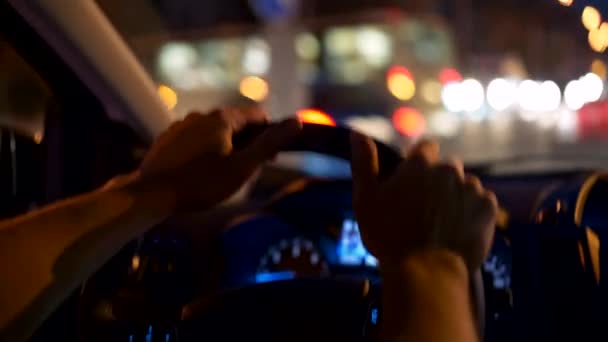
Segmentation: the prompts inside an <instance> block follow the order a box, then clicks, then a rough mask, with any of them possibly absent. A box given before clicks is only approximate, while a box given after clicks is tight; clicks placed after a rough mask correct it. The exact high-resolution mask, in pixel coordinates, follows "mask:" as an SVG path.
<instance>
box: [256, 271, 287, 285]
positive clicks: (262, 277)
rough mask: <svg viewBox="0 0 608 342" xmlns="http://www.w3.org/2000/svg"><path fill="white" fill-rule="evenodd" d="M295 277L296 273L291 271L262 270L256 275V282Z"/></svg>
mask: <svg viewBox="0 0 608 342" xmlns="http://www.w3.org/2000/svg"><path fill="white" fill-rule="evenodd" d="M295 277H296V274H295V273H294V272H291V271H282V272H261V273H257V274H256V275H255V282H256V283H258V284H260V283H268V282H271V281H278V280H287V279H293V278H295Z"/></svg>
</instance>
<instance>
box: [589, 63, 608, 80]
mask: <svg viewBox="0 0 608 342" xmlns="http://www.w3.org/2000/svg"><path fill="white" fill-rule="evenodd" d="M591 72H592V73H594V74H596V75H598V76H599V78H601V79H602V80H606V73H607V72H608V70H607V68H606V63H604V61H602V60H601V59H599V58H596V59H594V60H593V62H592V63H591Z"/></svg>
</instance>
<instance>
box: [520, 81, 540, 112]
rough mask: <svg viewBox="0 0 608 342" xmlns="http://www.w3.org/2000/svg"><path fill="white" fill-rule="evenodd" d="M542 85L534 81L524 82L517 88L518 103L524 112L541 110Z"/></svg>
mask: <svg viewBox="0 0 608 342" xmlns="http://www.w3.org/2000/svg"><path fill="white" fill-rule="evenodd" d="M540 93H541V88H540V83H538V82H535V81H532V80H524V81H523V82H521V83H520V84H519V86H518V87H517V102H518V103H519V106H520V107H521V108H522V109H523V110H524V111H539V110H541V105H540V99H539V97H538V96H539V94H540Z"/></svg>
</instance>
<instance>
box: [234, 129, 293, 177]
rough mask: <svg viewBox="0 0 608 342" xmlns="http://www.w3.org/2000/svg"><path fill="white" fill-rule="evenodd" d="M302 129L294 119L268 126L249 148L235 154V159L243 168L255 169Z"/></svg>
mask: <svg viewBox="0 0 608 342" xmlns="http://www.w3.org/2000/svg"><path fill="white" fill-rule="evenodd" d="M301 129H302V124H301V123H300V121H298V120H296V119H288V120H285V121H282V122H281V123H279V124H276V125H273V126H270V127H269V128H268V129H267V130H266V131H264V133H262V134H261V135H260V136H259V137H257V138H256V139H255V140H254V141H253V142H252V143H251V144H249V146H247V147H246V148H244V149H242V150H241V151H239V152H236V153H235V156H234V157H235V159H236V160H237V161H238V162H239V163H243V166H244V167H257V166H258V165H259V164H261V163H263V162H265V161H267V160H269V159H272V158H273V157H274V156H275V155H276V154H277V153H279V152H280V151H281V149H283V148H284V147H285V146H286V145H287V144H289V142H291V141H292V140H293V139H294V138H295V137H296V136H297V135H298V133H300V131H301Z"/></svg>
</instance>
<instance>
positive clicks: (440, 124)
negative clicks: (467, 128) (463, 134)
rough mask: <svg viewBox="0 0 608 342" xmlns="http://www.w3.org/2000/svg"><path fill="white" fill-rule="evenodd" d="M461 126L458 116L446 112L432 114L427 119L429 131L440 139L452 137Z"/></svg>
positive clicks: (460, 119)
mask: <svg viewBox="0 0 608 342" xmlns="http://www.w3.org/2000/svg"><path fill="white" fill-rule="evenodd" d="M461 126H462V118H461V117H460V115H458V114H455V113H450V112H446V111H440V112H437V113H434V114H433V115H431V116H430V118H429V129H430V131H431V132H432V133H433V134H437V135H439V136H441V137H446V138H448V137H453V136H455V135H456V133H458V131H459V130H460V128H461Z"/></svg>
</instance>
